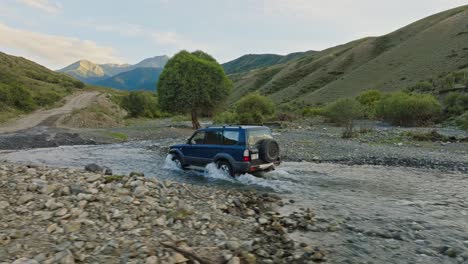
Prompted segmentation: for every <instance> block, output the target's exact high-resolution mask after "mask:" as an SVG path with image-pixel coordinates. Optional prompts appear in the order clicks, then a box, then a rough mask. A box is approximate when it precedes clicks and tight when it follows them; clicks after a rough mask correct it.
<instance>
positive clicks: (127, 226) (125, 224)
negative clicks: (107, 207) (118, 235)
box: [120, 217, 138, 230]
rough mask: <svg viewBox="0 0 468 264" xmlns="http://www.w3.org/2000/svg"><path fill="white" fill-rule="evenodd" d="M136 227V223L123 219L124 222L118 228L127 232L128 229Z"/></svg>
mask: <svg viewBox="0 0 468 264" xmlns="http://www.w3.org/2000/svg"><path fill="white" fill-rule="evenodd" d="M137 225H138V221H133V220H132V219H130V218H128V217H126V218H124V220H123V221H122V223H121V224H120V228H122V229H124V230H129V229H132V228H134V227H135V226H137Z"/></svg>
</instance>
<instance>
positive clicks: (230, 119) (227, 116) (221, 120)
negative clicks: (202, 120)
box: [213, 111, 238, 124]
mask: <svg viewBox="0 0 468 264" xmlns="http://www.w3.org/2000/svg"><path fill="white" fill-rule="evenodd" d="M213 123H215V124H237V123H238V118H237V114H236V113H233V112H229V111H226V112H222V113H219V114H217V115H215V117H214V118H213Z"/></svg>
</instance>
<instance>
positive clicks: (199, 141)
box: [190, 132, 205, 145]
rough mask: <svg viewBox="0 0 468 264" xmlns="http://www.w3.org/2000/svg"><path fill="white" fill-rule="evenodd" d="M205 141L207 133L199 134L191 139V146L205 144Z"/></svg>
mask: <svg viewBox="0 0 468 264" xmlns="http://www.w3.org/2000/svg"><path fill="white" fill-rule="evenodd" d="M204 140H205V132H197V133H195V135H193V137H192V139H190V143H191V144H195V145H200V144H203V141H204Z"/></svg>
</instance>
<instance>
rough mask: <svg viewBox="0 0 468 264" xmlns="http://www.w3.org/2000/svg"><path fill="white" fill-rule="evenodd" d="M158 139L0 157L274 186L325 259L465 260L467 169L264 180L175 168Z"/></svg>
mask: <svg viewBox="0 0 468 264" xmlns="http://www.w3.org/2000/svg"><path fill="white" fill-rule="evenodd" d="M167 143H168V142H164V141H141V142H130V143H124V144H113V145H98V146H66V147H58V148H51V149H33V150H24V151H16V152H3V153H1V152H0V159H2V160H3V159H6V160H8V161H13V162H32V163H40V164H46V165H49V166H55V167H76V168H83V167H84V166H85V165H87V164H89V163H97V164H99V165H105V166H108V167H110V168H111V169H112V170H113V171H114V174H128V173H130V172H132V171H138V172H143V173H145V175H147V176H149V177H157V178H160V179H170V180H175V181H180V182H188V183H193V184H208V185H212V186H213V188H219V187H223V188H247V189H251V188H253V189H259V190H262V191H274V192H277V193H279V194H280V195H281V196H283V197H284V198H285V199H286V200H294V203H291V204H289V205H288V206H287V207H285V208H287V209H284V210H287V211H290V210H291V209H294V208H296V207H310V208H312V209H313V210H315V212H316V214H317V220H318V222H317V225H316V226H315V227H313V228H312V230H310V231H309V232H303V233H295V234H293V236H294V237H295V239H297V240H303V241H305V242H307V243H310V244H313V245H317V246H321V247H324V248H325V249H326V250H328V251H329V252H330V253H329V261H330V262H331V263H468V175H466V174H460V173H446V172H439V171H437V170H426V169H410V168H401V167H384V166H346V165H338V164H326V163H323V164H316V163H309V162H284V163H283V164H282V165H281V166H280V167H279V168H278V169H277V170H276V171H274V172H271V173H269V174H267V178H266V179H260V178H256V177H254V176H252V175H248V174H247V175H242V176H240V177H238V178H237V179H232V178H230V177H225V176H224V175H223V174H221V173H219V172H218V171H217V170H216V169H215V168H214V166H210V167H209V168H208V169H207V171H206V172H190V171H189V172H184V171H180V170H177V169H175V167H174V164H172V162H170V161H169V159H168V158H167V156H166V155H165V153H164V151H163V149H164V147H163V146H166V145H167Z"/></svg>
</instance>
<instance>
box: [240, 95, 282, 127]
mask: <svg viewBox="0 0 468 264" xmlns="http://www.w3.org/2000/svg"><path fill="white" fill-rule="evenodd" d="M235 113H236V114H237V121H238V122H239V123H240V124H259V123H263V122H264V121H266V120H267V119H268V118H271V117H272V116H273V114H274V113H275V106H274V104H273V102H272V101H271V100H270V99H269V98H267V97H265V96H262V95H260V94H259V93H252V94H248V95H246V96H244V97H243V98H241V99H240V100H239V102H238V103H237V104H236V106H235Z"/></svg>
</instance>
